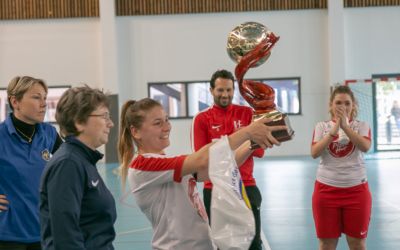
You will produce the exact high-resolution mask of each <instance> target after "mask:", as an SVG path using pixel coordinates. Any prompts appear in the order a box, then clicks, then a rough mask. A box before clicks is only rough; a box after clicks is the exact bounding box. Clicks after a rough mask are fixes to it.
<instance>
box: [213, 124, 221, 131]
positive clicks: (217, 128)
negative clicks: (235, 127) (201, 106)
mask: <svg viewBox="0 0 400 250" xmlns="http://www.w3.org/2000/svg"><path fill="white" fill-rule="evenodd" d="M220 127H221V125H211V128H212V129H216V130H217V131H219V128H220Z"/></svg>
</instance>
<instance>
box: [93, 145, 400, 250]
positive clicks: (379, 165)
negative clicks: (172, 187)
mask: <svg viewBox="0 0 400 250" xmlns="http://www.w3.org/2000/svg"><path fill="white" fill-rule="evenodd" d="M396 154H399V153H394V154H392V156H396ZM366 163H367V169H368V178H369V185H370V189H371V192H372V197H373V208H372V209H373V211H372V218H371V223H370V228H369V234H368V239H367V248H368V250H399V249H400V159H396V158H394V157H380V156H379V155H369V156H368V157H367V160H366ZM317 165H318V160H313V159H311V158H310V157H285V158H275V157H274V158H269V159H268V157H266V158H264V159H261V160H257V161H256V165H255V177H256V179H257V183H258V186H259V188H260V190H261V192H262V194H263V203H262V208H261V213H262V228H263V231H264V233H265V236H266V238H267V239H268V242H269V244H270V246H271V249H272V250H295V249H298V250H310V249H317V239H316V236H315V232H314V223H313V219H312V212H311V195H312V191H313V185H314V178H315V172H316V167H317ZM116 167H117V165H116V164H107V165H103V166H99V170H100V172H101V173H102V175H103V177H104V179H105V181H106V183H107V185H108V187H109V188H110V190H111V191H112V192H113V194H114V197H116V201H117V213H118V218H117V222H116V225H115V228H116V232H117V238H116V240H115V242H114V246H115V248H116V250H128V249H129V250H133V249H134V250H142V249H143V250H145V249H151V246H150V241H151V233H152V232H151V226H150V224H149V222H148V221H147V220H146V218H145V217H144V215H143V214H142V213H141V212H140V210H139V208H138V207H137V206H136V205H135V202H134V200H133V199H132V198H129V197H128V198H127V199H125V200H124V201H122V202H121V201H119V200H118V199H119V198H121V197H122V194H121V188H120V181H119V179H118V178H117V177H116V175H115V174H114V173H115V168H116ZM198 186H199V187H200V186H201V184H200V185H198ZM337 249H338V250H344V249H348V248H347V247H346V244H345V237H343V236H342V237H341V239H340V241H339V245H338V248H337Z"/></svg>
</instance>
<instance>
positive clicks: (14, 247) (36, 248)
mask: <svg viewBox="0 0 400 250" xmlns="http://www.w3.org/2000/svg"><path fill="white" fill-rule="evenodd" d="M41 249H42V248H41V246H40V242H34V243H20V242H11V241H0V250H41Z"/></svg>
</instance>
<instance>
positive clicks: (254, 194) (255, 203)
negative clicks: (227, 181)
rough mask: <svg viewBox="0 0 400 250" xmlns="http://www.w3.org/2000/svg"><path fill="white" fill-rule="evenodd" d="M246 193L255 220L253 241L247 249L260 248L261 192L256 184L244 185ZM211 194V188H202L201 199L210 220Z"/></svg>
mask: <svg viewBox="0 0 400 250" xmlns="http://www.w3.org/2000/svg"><path fill="white" fill-rule="evenodd" d="M246 193H247V196H248V197H249V200H250V204H251V208H252V210H253V215H254V220H255V222H256V235H255V236H254V239H253V242H251V245H250V248H249V250H262V241H261V236H260V232H261V215H260V207H261V201H262V197H261V193H260V190H259V189H258V187H257V186H250V187H246ZM211 195H212V189H207V188H205V189H203V199H204V206H205V207H206V212H207V215H208V218H209V219H210V222H211V216H210V207H211Z"/></svg>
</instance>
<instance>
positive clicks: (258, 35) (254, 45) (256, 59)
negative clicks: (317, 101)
mask: <svg viewBox="0 0 400 250" xmlns="http://www.w3.org/2000/svg"><path fill="white" fill-rule="evenodd" d="M278 40H279V37H278V36H275V34H274V33H272V32H271V31H270V30H268V29H267V27H265V26H264V25H262V24H260V23H256V22H246V23H243V24H241V25H239V26H237V27H236V28H234V29H233V30H232V31H231V32H230V33H229V36H228V44H227V51H228V54H229V56H230V58H231V59H232V60H233V61H235V62H236V63H238V64H237V65H236V68H235V76H236V80H237V81H238V85H239V91H240V94H241V95H242V97H243V98H244V99H245V100H246V101H247V102H248V103H249V104H250V106H251V107H252V108H253V109H254V115H253V120H257V119H260V118H262V117H269V118H271V119H272V121H271V122H269V123H267V125H269V126H276V125H286V126H287V130H281V131H275V132H273V133H272V135H273V136H274V137H275V138H276V139H277V140H278V141H280V142H283V141H288V140H291V139H292V138H293V136H294V130H293V129H292V127H291V126H290V122H289V118H288V116H287V115H286V114H284V113H282V112H280V111H279V110H278V109H277V108H276V105H275V102H274V101H275V91H274V89H273V88H272V87H271V86H269V85H267V84H265V83H261V82H257V81H253V80H244V79H243V78H244V75H245V74H246V72H247V71H248V70H249V68H252V67H257V66H259V65H261V64H263V63H264V62H265V61H266V60H267V59H268V58H269V56H270V55H271V49H272V47H273V46H274V45H275V43H276V42H277V41H278ZM257 147H259V146H258V145H257V144H255V143H252V145H251V148H253V149H254V148H257Z"/></svg>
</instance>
